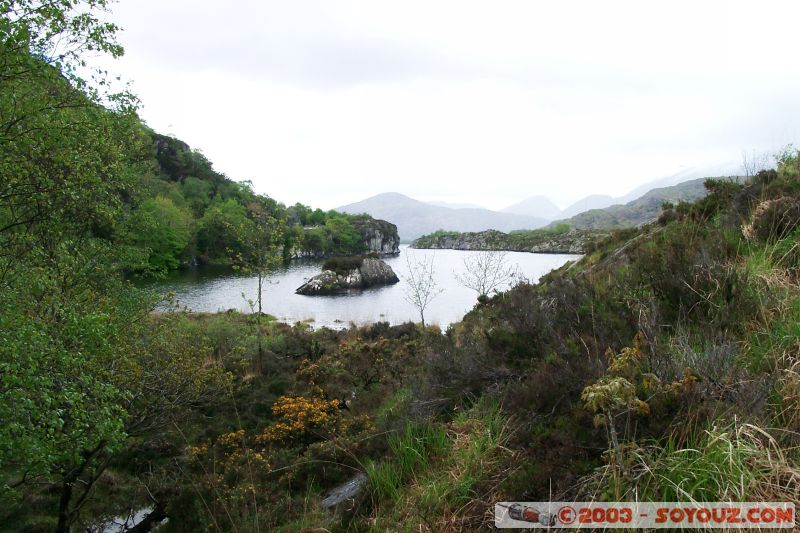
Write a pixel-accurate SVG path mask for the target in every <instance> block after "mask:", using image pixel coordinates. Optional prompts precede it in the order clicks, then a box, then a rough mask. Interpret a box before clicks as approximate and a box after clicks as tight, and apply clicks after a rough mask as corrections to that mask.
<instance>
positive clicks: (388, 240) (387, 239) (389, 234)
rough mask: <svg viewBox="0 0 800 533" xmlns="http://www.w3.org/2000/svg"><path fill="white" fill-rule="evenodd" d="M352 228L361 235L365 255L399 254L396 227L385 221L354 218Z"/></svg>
mask: <svg viewBox="0 0 800 533" xmlns="http://www.w3.org/2000/svg"><path fill="white" fill-rule="evenodd" d="M353 227H354V228H355V229H356V231H358V232H359V233H360V234H361V238H362V239H363V240H364V246H365V247H366V249H367V253H373V254H378V255H380V256H387V255H397V254H399V253H400V236H399V235H398V234H397V226H395V225H394V224H392V223H391V222H387V221H386V220H378V219H374V218H370V217H356V218H355V219H354V220H353Z"/></svg>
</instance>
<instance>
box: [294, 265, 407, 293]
mask: <svg viewBox="0 0 800 533" xmlns="http://www.w3.org/2000/svg"><path fill="white" fill-rule="evenodd" d="M398 281H400V280H399V279H398V277H397V274H395V273H394V270H392V267H390V266H389V265H387V264H386V263H385V262H384V261H381V260H380V259H377V258H374V257H366V258H364V260H363V261H362V262H361V265H360V266H359V267H357V268H353V269H351V270H349V271H348V272H346V273H336V272H335V271H333V270H323V271H322V272H321V273H319V274H317V275H316V276H314V277H313V278H311V279H309V280H308V281H307V282H305V283H304V284H303V285H301V286H300V287H298V289H297V290H296V291H295V292H296V293H297V294H304V295H306V296H318V295H328V294H341V293H344V292H348V291H350V290H361V289H367V288H369V287H377V286H381V285H392V284H394V283H397V282H398Z"/></svg>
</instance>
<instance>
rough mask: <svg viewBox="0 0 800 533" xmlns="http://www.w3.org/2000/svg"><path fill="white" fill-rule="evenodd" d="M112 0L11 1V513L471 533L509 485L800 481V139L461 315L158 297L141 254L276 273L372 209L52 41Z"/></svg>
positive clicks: (0, 285)
mask: <svg viewBox="0 0 800 533" xmlns="http://www.w3.org/2000/svg"><path fill="white" fill-rule="evenodd" d="M104 6H105V2H103V1H100V0H96V1H86V2H79V1H77V0H75V1H71V2H70V1H68V2H61V3H58V4H52V3H50V2H41V3H40V2H33V1H17V2H11V3H6V4H4V5H3V9H5V11H2V13H3V16H2V17H0V24H2V26H0V30H2V31H0V35H1V36H2V39H3V41H2V47H0V65H2V69H3V71H2V76H3V77H2V78H0V80H1V81H2V83H3V84H4V90H3V91H0V111H2V112H0V131H1V132H3V133H2V136H0V170H1V171H2V176H3V178H4V179H3V181H2V182H0V419H1V420H3V422H4V423H3V424H0V530H2V531H20V530H21V531H58V532H66V531H71V530H73V531H77V530H86V529H87V528H91V527H99V526H100V524H101V523H102V522H104V521H107V520H109V519H111V518H112V517H114V516H119V515H127V514H128V513H129V512H130V511H131V510H132V509H133V510H135V509H144V508H148V509H151V512H150V513H149V515H148V517H147V519H146V520H145V522H144V525H143V526H142V527H140V529H147V528H148V527H150V526H152V525H154V524H156V523H158V522H160V521H161V520H162V519H163V518H169V522H168V523H166V524H165V525H164V526H163V528H162V530H163V531H240V532H245V531H296V530H298V529H301V528H324V529H326V530H339V531H342V530H354V531H369V530H379V531H383V530H387V529H397V528H398V527H402V528H404V529H406V530H408V531H412V530H413V531H441V530H463V531H474V530H478V529H481V528H488V527H490V526H491V516H490V515H489V514H488V513H487V510H488V509H490V508H491V505H492V504H493V503H494V502H496V501H500V500H530V501H536V500H545V499H550V498H552V499H572V498H574V499H576V500H584V499H586V498H595V499H599V500H608V501H612V500H631V499H634V498H638V499H640V500H641V499H651V500H670V499H677V500H691V499H694V500H698V501H699V500H706V501H707V500H714V501H717V500H723V501H724V500H729V499H731V500H743V501H791V502H795V503H798V502H800V491H798V487H797V482H796V480H797V479H798V469H800V455H799V453H800V452H798V438H797V435H798V432H800V359H798V353H799V352H800V327H798V324H800V253H798V236H799V235H800V210H798V209H797V205H798V200H799V199H800V180H798V175H800V172H798V168H800V152H798V151H796V150H793V149H792V150H787V151H786V152H784V153H783V154H781V156H780V157H779V159H778V166H777V168H776V169H775V170H771V171H764V172H760V173H759V174H757V175H756V176H754V177H753V178H752V179H751V180H749V181H748V182H746V183H737V182H730V181H725V180H708V181H707V182H706V183H705V185H704V186H705V187H706V189H707V191H708V194H707V195H706V196H705V197H704V198H702V199H701V200H699V201H697V202H695V203H692V204H690V203H686V202H680V203H677V204H669V203H668V204H665V205H664V207H663V211H662V214H661V216H660V217H659V219H658V220H657V221H656V222H654V223H652V224H649V225H645V226H643V227H641V228H629V229H624V230H621V231H618V232H614V233H612V234H611V235H608V236H607V237H606V238H604V239H602V240H597V241H595V242H594V243H593V244H592V246H591V248H590V249H588V250H587V253H586V255H585V256H584V257H583V258H582V259H581V260H580V261H579V262H577V263H575V264H572V265H570V266H569V267H565V268H562V269H559V270H557V271H554V272H551V273H550V274H548V275H547V276H545V277H544V278H543V279H542V281H541V282H540V283H539V284H537V285H531V284H527V283H520V284H517V285H516V286H515V287H514V288H513V289H512V290H509V291H507V292H505V293H501V294H498V295H495V296H493V297H491V298H487V299H485V301H484V302H483V303H481V305H478V306H476V308H475V309H474V310H473V311H471V312H470V313H469V314H468V315H467V316H465V317H464V319H463V321H462V322H460V323H458V324H455V325H453V326H452V327H451V328H449V329H448V330H447V331H446V332H444V333H443V332H442V331H440V330H439V329H438V328H436V327H427V328H426V327H424V326H420V325H417V324H404V325H401V326H393V327H392V326H389V325H388V324H386V323H377V324H373V325H370V326H364V327H360V328H357V327H352V328H350V329H348V330H345V331H332V330H328V329H325V328H322V329H319V330H316V331H314V330H312V329H310V328H309V327H308V326H307V325H303V324H296V325H294V326H290V325H286V324H281V323H278V322H276V321H275V320H274V319H271V318H270V317H267V316H263V315H262V313H260V312H254V313H250V314H240V313H235V312H230V313H220V314H209V315H191V314H186V313H182V312H177V311H176V312H162V313H153V312H152V310H153V309H154V306H155V305H156V304H157V303H158V302H159V297H158V296H157V295H152V294H149V293H147V292H145V291H141V290H138V289H136V288H135V287H134V286H132V285H131V284H130V283H129V282H127V281H125V274H126V272H128V271H130V270H141V271H158V270H164V269H169V268H173V267H174V266H175V265H176V264H180V263H181V262H183V261H186V260H188V259H187V258H189V257H207V258H208V260H209V261H211V260H227V261H230V262H233V263H234V264H236V265H237V266H238V267H240V268H244V269H248V270H250V271H252V272H255V273H257V274H258V276H259V279H261V277H262V276H263V275H264V271H265V269H267V268H269V265H270V264H271V263H272V262H273V261H275V260H276V258H277V259H280V258H281V257H282V256H284V255H286V254H287V248H286V243H287V242H298V241H296V240H292V239H294V237H291V235H294V236H295V237H296V236H298V235H299V233H297V230H298V229H301V228H302V227H303V226H306V225H308V226H315V227H316V228H328V227H329V226H330V228H331V233H330V234H327V233H326V234H325V235H324V239H322V237H323V235H322V233H320V232H317V235H318V236H320V238H321V240H320V242H319V245H320V246H321V248H315V249H319V250H322V249H326V250H333V249H334V248H335V247H336V246H343V247H348V246H350V245H353V243H354V242H355V237H354V235H353V234H351V233H350V232H349V230H348V229H347V228H348V226H347V224H346V223H345V222H349V223H350V224H351V226H352V227H353V228H357V227H358V226H359V224H361V223H362V222H363V221H364V219H363V217H362V218H359V217H353V218H346V217H340V216H339V215H335V214H331V213H327V214H326V213H322V212H319V211H311V210H310V209H307V208H302V207H297V206H295V208H284V207H283V206H281V205H280V204H277V203H275V202H273V201H271V200H270V199H268V198H266V197H262V196H258V195H255V194H253V193H252V191H251V190H250V189H249V187H247V186H243V185H241V184H235V183H234V182H231V181H229V180H226V179H225V178H224V177H223V176H221V175H219V174H216V173H214V172H213V171H212V170H211V167H210V164H209V163H208V162H207V161H206V160H205V158H203V157H202V156H201V155H200V154H198V153H196V152H192V151H190V150H188V148H184V146H185V145H182V144H181V143H179V141H176V140H174V139H171V138H165V137H159V136H154V134H153V133H152V132H149V131H148V130H146V128H144V127H143V126H142V125H141V123H140V122H139V121H138V119H137V117H136V116H135V113H134V109H133V108H132V107H131V105H130V104H131V102H132V100H131V98H130V96H129V95H124V94H121V95H111V94H100V93H99V92H98V91H97V90H91V89H90V88H89V86H88V85H87V84H86V82H85V81H84V80H82V79H80V78H79V77H78V76H77V74H76V72H77V71H78V66H79V64H80V56H79V55H71V54H67V55H56V52H57V50H62V48H60V47H59V46H58V45H57V42H60V43H72V44H74V45H76V46H77V47H78V48H80V47H84V49H91V50H101V51H106V52H109V53H111V54H112V55H113V54H119V53H120V52H121V50H120V49H119V47H118V46H117V45H116V44H115V43H114V41H113V34H114V27H113V26H111V25H108V24H106V23H104V22H101V21H100V20H98V19H97V18H95V17H94V16H93V15H92V13H94V12H95V11H94V10H95V9H96V8H102V7H104ZM82 13H83V14H82ZM68 49H69V50H72V48H69V47H68ZM6 87H9V88H11V89H13V90H8V91H7V90H5V88H6ZM101 87H102V86H101ZM101 104H102V105H101ZM154 144H155V150H156V161H158V165H157V166H154V165H153V158H152V152H151V148H152V147H153V145H154ZM145 229H146V231H145ZM326 231H327V230H326ZM548 232H549V233H548ZM570 233H572V231H571V230H570V231H568V230H567V228H564V227H562V228H553V229H551V230H546V231H545V232H543V233H538V234H536V235H538V236H546V237H547V238H552V237H553V236H556V237H558V236H559V235H561V236H563V235H567V234H570ZM287 235H288V236H289V237H287ZM337 235H338V237H337ZM342 236H343V237H342ZM328 237H330V239H328ZM512 237H514V238H519V239H522V240H524V239H526V238H533V237H531V235H529V234H527V233H521V234H514V235H512ZM537 238H538V237H537ZM287 239H289V241H287ZM337 239H338V240H337ZM348 242H349V244H348ZM325 243H328V244H325ZM331 243H332V244H331ZM325 246H330V247H329V248H325ZM290 249H291V248H290ZM253 306H254V311H255V310H256V309H255V306H256V302H254V303H253ZM357 473H362V474H363V473H366V475H367V486H366V488H365V490H362V491H361V492H359V493H358V494H356V495H355V496H354V497H353V498H352V499H350V500H348V501H347V502H346V505H340V506H338V508H337V509H335V510H332V509H323V508H322V505H321V502H322V500H323V498H324V497H325V496H326V495H327V494H328V493H329V492H330V491H331V489H333V488H335V487H336V486H338V485H339V484H340V483H342V482H345V481H348V480H350V479H352V478H353V476H354V475H355V474H357ZM399 524H402V525H401V526H398V525H399Z"/></svg>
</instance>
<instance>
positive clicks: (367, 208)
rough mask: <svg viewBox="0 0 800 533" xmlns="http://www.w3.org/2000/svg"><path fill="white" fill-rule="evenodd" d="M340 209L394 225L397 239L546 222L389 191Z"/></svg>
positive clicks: (513, 227)
mask: <svg viewBox="0 0 800 533" xmlns="http://www.w3.org/2000/svg"><path fill="white" fill-rule="evenodd" d="M336 211H341V212H343V213H351V214H358V213H368V214H370V215H372V216H374V217H377V218H380V219H383V220H388V221H389V222H392V223H393V224H396V225H397V231H398V233H400V239H401V240H402V241H403V242H410V241H411V240H413V239H416V238H417V237H420V236H422V235H427V234H428V233H433V232H434V231H436V230H439V229H444V230H450V231H461V232H463V231H483V230H487V229H496V230H498V231H503V232H509V231H513V230H515V229H535V228H540V227H542V226H544V225H546V224H547V223H548V222H549V221H548V220H546V219H544V218H539V217H530V216H523V215H515V214H512V213H500V212H497V211H490V210H488V209H475V208H465V209H450V208H448V207H441V206H436V205H431V204H428V203H425V202H420V201H418V200H414V199H413V198H409V197H408V196H405V195H403V194H399V193H395V192H390V193H384V194H379V195H377V196H373V197H371V198H367V199H366V200H362V201H360V202H356V203H354V204H349V205H345V206H342V207H339V208H337V209H336Z"/></svg>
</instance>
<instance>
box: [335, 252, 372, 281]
mask: <svg viewBox="0 0 800 533" xmlns="http://www.w3.org/2000/svg"><path fill="white" fill-rule="evenodd" d="M367 257H377V255H356V256H347V257H338V256H336V257H331V258H329V259H326V260H325V262H324V263H322V270H333V271H334V272H336V273H337V274H339V275H340V276H345V275H347V274H349V273H350V272H351V271H352V270H355V269H357V268H361V264H362V263H363V262H364V259H366V258H367Z"/></svg>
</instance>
